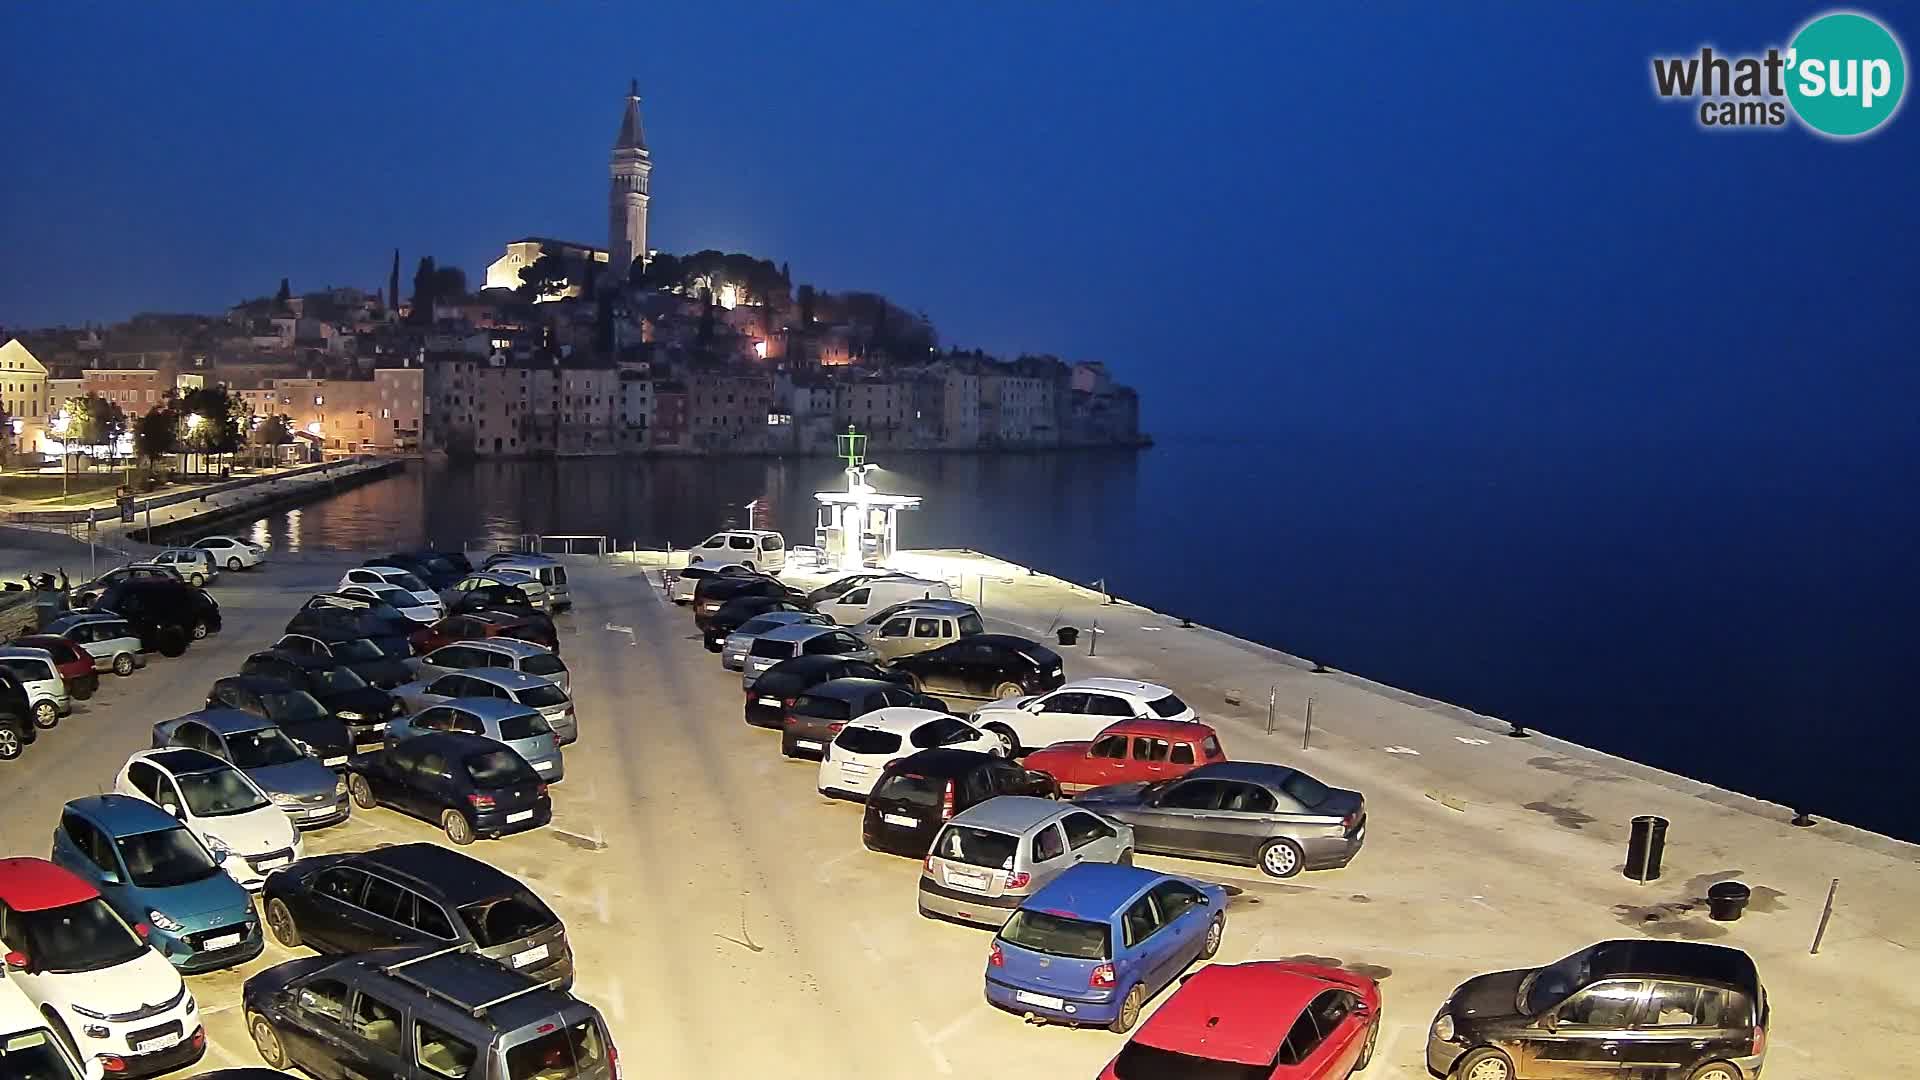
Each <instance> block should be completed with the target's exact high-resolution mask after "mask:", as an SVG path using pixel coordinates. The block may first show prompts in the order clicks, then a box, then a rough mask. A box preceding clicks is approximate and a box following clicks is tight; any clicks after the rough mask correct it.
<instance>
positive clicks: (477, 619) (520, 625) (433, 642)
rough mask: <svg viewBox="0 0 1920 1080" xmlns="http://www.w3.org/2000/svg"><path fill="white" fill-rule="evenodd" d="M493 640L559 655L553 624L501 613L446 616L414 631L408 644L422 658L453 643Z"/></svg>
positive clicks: (539, 618) (533, 618) (485, 612)
mask: <svg viewBox="0 0 1920 1080" xmlns="http://www.w3.org/2000/svg"><path fill="white" fill-rule="evenodd" d="M492 637H509V638H515V639H518V640H520V641H531V642H533V643H534V644H535V645H543V646H545V647H546V648H548V649H551V650H553V651H554V652H555V653H558V652H559V651H560V638H559V635H557V634H555V633H554V631H553V623H552V621H550V620H548V619H546V618H545V617H544V616H522V615H516V614H514V613H512V612H503V611H471V612H467V613H466V614H464V615H449V616H447V617H446V618H444V619H441V620H440V621H439V622H436V623H433V624H432V625H430V626H423V627H421V628H420V629H418V630H415V631H414V632H413V634H412V635H411V638H410V640H411V641H412V643H413V649H414V652H415V653H416V654H419V655H424V654H426V653H430V652H432V651H433V650H435V649H438V648H440V647H441V646H442V645H451V644H453V643H454V642H456V641H478V640H482V639H485V638H492Z"/></svg>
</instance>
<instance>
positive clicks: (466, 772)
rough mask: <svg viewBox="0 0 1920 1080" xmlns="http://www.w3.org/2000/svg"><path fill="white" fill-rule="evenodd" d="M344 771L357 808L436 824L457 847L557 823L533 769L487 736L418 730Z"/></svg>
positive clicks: (356, 761)
mask: <svg viewBox="0 0 1920 1080" xmlns="http://www.w3.org/2000/svg"><path fill="white" fill-rule="evenodd" d="M347 768H348V770H349V771H348V774H347V791H348V793H349V794H351V795H352V796H353V802H354V805H355V806H358V807H359V808H360V809H362V810H371V809H373V808H374V807H375V806H386V807H390V808H392V809H394V810H398V811H400V812H401V813H404V814H410V815H412V816H414V817H417V818H422V819H424V820H427V821H432V822H437V823H438V824H439V825H440V827H441V828H442V829H445V830H446V833H447V839H449V840H451V841H453V842H454V843H456V844H462V845H464V844H471V843H473V841H474V839H475V838H476V837H497V836H505V835H507V834H508V833H517V832H525V831H526V830H528V829H537V828H540V827H541V826H542V825H545V824H547V823H548V822H549V821H552V820H553V800H552V799H550V798H548V797H547V785H546V784H545V783H544V782H543V781H542V780H541V779H540V775H539V774H538V773H536V772H534V771H533V766H531V765H529V764H527V762H526V759H525V758H522V757H521V756H520V755H519V754H516V753H514V752H513V749H512V748H511V747H508V746H503V745H502V744H500V743H499V742H497V741H495V740H493V739H489V738H487V737H485V736H484V735H469V734H465V733H462V732H445V731H437V732H433V733H430V734H426V735H419V736H415V737H414V738H411V739H407V740H405V741H403V742H397V743H390V744H388V745H387V746H385V747H384V748H382V749H379V750H374V751H371V752H369V753H365V754H361V755H359V756H358V757H355V758H354V759H353V760H352V761H350V762H348V763H347Z"/></svg>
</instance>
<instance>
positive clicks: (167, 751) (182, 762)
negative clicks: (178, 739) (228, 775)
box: [128, 746, 233, 776]
mask: <svg viewBox="0 0 1920 1080" xmlns="http://www.w3.org/2000/svg"><path fill="white" fill-rule="evenodd" d="M133 757H135V758H138V759H140V760H141V761H150V762H152V763H154V764H155V765H158V766H159V767H161V768H163V769H165V770H167V771H168V772H170V773H173V774H174V775H176V776H177V775H179V774H181V773H197V772H212V771H216V770H219V769H231V768H233V766H232V765H231V764H229V763H228V762H226V761H222V760H221V759H219V758H217V757H214V756H213V755H212V754H209V753H207V752H206V751H205V750H195V749H193V748H192V747H190V746H169V747H164V748H162V749H159V750H142V751H140V752H139V753H137V754H135V755H133ZM128 760H132V759H131V758H130V759H128Z"/></svg>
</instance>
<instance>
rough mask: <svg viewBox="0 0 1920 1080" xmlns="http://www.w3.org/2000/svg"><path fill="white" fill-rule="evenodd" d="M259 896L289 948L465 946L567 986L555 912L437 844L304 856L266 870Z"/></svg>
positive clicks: (567, 954) (563, 940)
mask: <svg viewBox="0 0 1920 1080" xmlns="http://www.w3.org/2000/svg"><path fill="white" fill-rule="evenodd" d="M261 897H262V900H263V901H264V903H265V905H266V913H267V926H268V927H269V928H270V929H272V930H273V936H274V937H275V938H276V939H278V940H279V942H280V944H282V945H285V946H286V947H287V948H289V949H292V948H298V947H299V946H301V945H306V946H308V947H309V948H312V949H314V950H316V951H318V952H325V953H353V952H365V951H366V950H368V949H380V948H385V947H387V946H389V945H433V946H437V947H441V948H444V947H446V946H448V945H471V946H473V947H474V948H475V949H476V950H478V951H479V953H480V955H482V956H485V957H487V958H488V959H490V960H494V961H496V962H498V963H501V964H505V965H506V966H508V967H509V968H512V969H513V970H515V971H518V972H520V973H522V974H524V975H527V976H530V977H532V978H534V979H537V980H539V981H540V982H558V983H559V984H560V986H561V987H562V988H567V987H571V986H572V985H573V951H572V950H571V949H569V948H568V947H567V929H566V927H565V926H563V925H562V924H561V922H560V917H559V916H558V915H555V914H554V913H553V911H552V910H551V909H550V908H548V907H547V905H546V904H544V903H542V902H541V901H540V898H539V897H537V896H535V895H534V894H533V893H531V892H529V891H528V890H527V887H526V886H524V885H522V884H520V883H519V882H518V881H515V880H514V879H513V878H511V877H508V876H507V875H506V874H504V873H501V872H500V871H498V870H496V869H494V868H493V867H491V866H489V865H487V864H486V863H483V862H481V861H480V860H478V859H474V858H470V857H468V856H466V855H462V854H460V853H459V852H457V851H449V850H448V849H446V848H443V847H441V846H439V845H438V844H400V845H396V846H393V847H382V848H375V849H374V850H372V851H360V852H352V853H349V854H345V855H320V856H316V857H314V858H309V859H302V860H300V861H299V862H297V863H294V864H293V865H292V866H289V867H287V868H286V869H285V870H282V871H280V872H278V873H276V874H273V875H272V876H271V877H269V878H268V879H267V885H266V889H265V891H264V892H263V893H262V894H261Z"/></svg>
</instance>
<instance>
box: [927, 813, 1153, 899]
mask: <svg viewBox="0 0 1920 1080" xmlns="http://www.w3.org/2000/svg"><path fill="white" fill-rule="evenodd" d="M1083 862H1097V863H1123V864H1125V865H1128V866H1131V865H1133V830H1132V829H1129V828H1128V827H1126V826H1125V825H1121V824H1118V823H1117V822H1112V821H1107V820H1105V819H1103V818H1101V817H1100V816H1099V815H1098V814H1095V813H1093V812H1092V811H1090V810H1086V809H1083V808H1081V807H1078V806H1074V805H1073V804H1071V803H1059V802H1055V801H1053V800H1052V799H1041V798H1035V797H1034V796H1032V795H999V796H995V797H994V798H991V799H988V800H987V801H986V802H983V803H981V804H979V805H978V806H972V807H968V808H967V809H966V810H963V811H961V813H960V815H959V816H958V817H955V818H954V819H953V820H951V821H949V822H947V823H946V824H945V825H943V826H941V828H940V833H939V835H937V836H935V837H934V838H933V846H932V848H930V849H929V850H928V852H927V861H926V862H925V863H924V864H923V866H922V868H921V872H920V914H922V915H927V916H935V915H938V916H942V917H945V918H949V919H958V920H960V921H962V922H970V923H976V924H978V925H981V926H1001V925H1004V924H1005V923H1006V921H1007V919H1009V918H1010V917H1012V915H1013V912H1014V910H1015V909H1016V908H1018V907H1019V906H1020V905H1021V903H1023V902H1024V901H1025V900H1026V899H1027V898H1028V897H1030V896H1032V895H1033V894H1034V893H1036V892H1039V891H1040V888H1041V887H1042V886H1044V885H1045V884H1046V883H1047V882H1049V881H1052V880H1053V879H1054V878H1055V877H1057V876H1058V875H1059V874H1060V873H1061V872H1062V871H1064V870H1066V869H1067V868H1068V867H1070V866H1075V865H1077V864H1079V863H1083Z"/></svg>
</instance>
